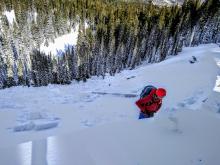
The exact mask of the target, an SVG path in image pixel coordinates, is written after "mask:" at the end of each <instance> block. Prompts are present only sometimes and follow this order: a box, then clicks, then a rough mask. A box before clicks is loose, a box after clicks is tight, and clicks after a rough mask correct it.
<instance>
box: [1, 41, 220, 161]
mask: <svg viewBox="0 0 220 165" xmlns="http://www.w3.org/2000/svg"><path fill="white" fill-rule="evenodd" d="M192 56H195V57H196V59H197V62H195V63H193V64H192V63H190V62H189V61H190V60H192ZM219 61H220V48H219V47H218V46H217V45H215V44H209V45H201V46H199V47H195V48H185V49H184V50H183V52H182V53H180V54H179V55H178V56H175V57H170V58H167V59H166V60H165V61H163V62H161V63H157V64H151V65H150V64H143V65H142V66H139V67H138V68H136V69H135V70H125V71H123V72H121V73H119V74H117V75H116V76H114V77H111V76H106V78H105V79H104V80H103V79H102V78H97V77H92V78H91V79H90V80H88V82H86V83H82V82H79V83H78V82H73V83H72V84H71V85H66V86H59V85H49V86H47V87H40V88H33V87H30V88H27V87H13V88H10V89H5V90H1V91H0V118H1V120H0V137H1V141H0V143H1V145H0V162H1V164H16V165H29V164H32V165H35V164H37V165H44V164H48V165H60V164H62V165H69V164H83V165H84V164H86V165H87V164H89V165H103V164H105V165H112V164H114V165H122V164H125V165H146V164H150V165H164V164H178V165H188V164H189V165H219V164H220V158H219V153H220V129H219V126H220V93H219V86H220V84H219V79H218V78H219V75H220V66H219ZM149 84H151V85H155V86H157V87H164V88H166V89H167V92H168V93H167V96H166V98H165V99H164V102H163V106H162V108H161V110H160V111H159V112H158V113H157V114H156V115H155V117H154V118H151V119H144V120H138V115H139V110H138V108H137V107H136V106H135V104H134V103H135V101H136V100H137V99H138V97H134V98H127V97H122V96H121V95H118V96H117V95H99V94H94V93H93V92H106V93H126V94H137V95H138V94H140V92H141V90H142V89H143V88H144V86H146V85H149ZM30 121H31V122H33V123H36V124H37V123H40V124H41V125H42V126H43V127H42V128H43V129H40V130H35V129H31V130H25V129H24V130H21V131H19V132H17V131H14V129H15V128H16V127H18V126H19V124H21V123H22V122H24V123H25V122H30ZM44 122H47V123H44ZM50 122H51V123H53V122H56V123H57V125H56V126H55V127H51V129H50V128H48V127H47V124H48V123H50ZM44 126H45V129H44ZM33 128H34V127H33ZM22 142H24V143H22Z"/></svg>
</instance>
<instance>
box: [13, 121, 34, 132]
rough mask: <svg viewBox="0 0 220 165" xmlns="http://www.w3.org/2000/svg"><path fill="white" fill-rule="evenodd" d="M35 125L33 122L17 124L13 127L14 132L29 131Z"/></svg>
mask: <svg viewBox="0 0 220 165" xmlns="http://www.w3.org/2000/svg"><path fill="white" fill-rule="evenodd" d="M34 127H35V125H34V123H33V122H28V123H22V124H18V125H16V126H15V127H14V129H13V130H14V132H22V131H30V130H32V129H33V128H34Z"/></svg>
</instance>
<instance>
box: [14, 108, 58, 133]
mask: <svg viewBox="0 0 220 165" xmlns="http://www.w3.org/2000/svg"><path fill="white" fill-rule="evenodd" d="M17 121H18V123H17V124H16V125H15V126H14V127H13V131H14V132H22V131H31V130H35V131H40V130H45V129H51V128H54V127H57V126H58V124H59V121H60V120H59V118H57V117H53V116H52V115H50V114H47V113H45V112H25V113H24V114H22V115H20V116H19V117H18V119H17Z"/></svg>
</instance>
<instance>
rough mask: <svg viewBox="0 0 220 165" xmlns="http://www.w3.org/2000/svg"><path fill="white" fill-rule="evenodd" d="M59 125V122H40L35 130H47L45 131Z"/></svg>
mask: <svg viewBox="0 0 220 165" xmlns="http://www.w3.org/2000/svg"><path fill="white" fill-rule="evenodd" d="M58 124H59V122H58V121H45V122H42V121H41V122H39V123H35V127H34V130H36V131H40V130H45V129H51V128H54V127H57V126H58Z"/></svg>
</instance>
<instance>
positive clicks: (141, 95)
mask: <svg viewBox="0 0 220 165" xmlns="http://www.w3.org/2000/svg"><path fill="white" fill-rule="evenodd" d="M152 89H156V87H154V86H153V85H148V86H146V87H144V89H143V90H142V92H141V94H140V98H141V99H142V98H144V97H146V96H147V95H149V94H150V92H151V90H152Z"/></svg>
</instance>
